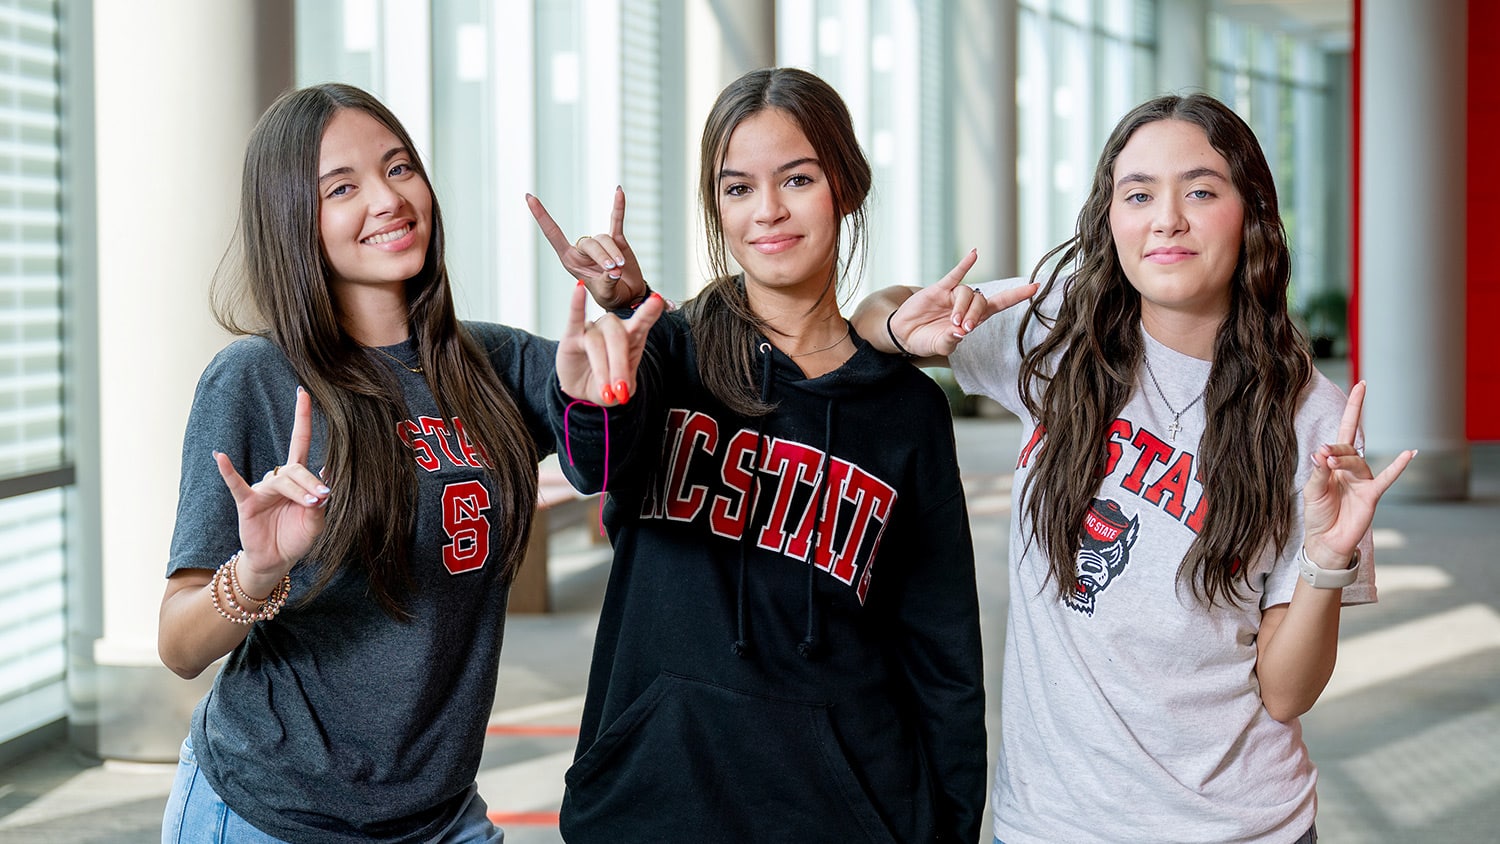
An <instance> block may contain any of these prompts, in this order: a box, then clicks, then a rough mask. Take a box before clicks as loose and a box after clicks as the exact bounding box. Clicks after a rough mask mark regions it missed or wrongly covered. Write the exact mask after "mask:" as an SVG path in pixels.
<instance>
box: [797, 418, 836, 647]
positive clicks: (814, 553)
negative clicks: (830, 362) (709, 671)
mask: <svg viewBox="0 0 1500 844" xmlns="http://www.w3.org/2000/svg"><path fill="white" fill-rule="evenodd" d="M832 456H833V399H829V400H828V406H827V408H826V409H825V410H824V413H823V457H822V459H821V460H820V461H819V462H820V463H821V465H820V466H819V467H818V477H819V478H821V480H822V482H821V483H820V484H819V488H818V509H817V510H816V511H814V513H813V533H812V545H811V546H809V547H808V551H807V635H806V636H804V637H802V641H801V642H798V643H797V653H798V654H801V655H802V658H803V659H817V658H818V654H819V645H820V644H821V643H820V642H819V640H818V628H819V624H818V622H819V618H818V602H817V601H815V600H813V590H814V587H815V585H816V584H815V582H814V579H813V572H814V571H815V570H816V569H817V567H818V546H819V545H820V544H821V541H822V538H823V514H824V513H825V512H826V511H827V507H828V464H829V460H830V459H832Z"/></svg>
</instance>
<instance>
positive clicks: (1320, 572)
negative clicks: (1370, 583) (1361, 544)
mask: <svg viewBox="0 0 1500 844" xmlns="http://www.w3.org/2000/svg"><path fill="white" fill-rule="evenodd" d="M1297 565H1298V567H1300V568H1301V569H1302V579H1303V580H1305V581H1307V582H1308V584H1309V585H1310V586H1312V588H1314V589H1343V588H1344V587H1345V586H1348V585H1349V584H1351V583H1353V582H1354V578H1355V576H1356V575H1357V574H1358V571H1357V569H1358V568H1359V549H1358V548H1355V549H1354V556H1353V557H1350V558H1349V565H1348V567H1347V568H1341V569H1325V568H1322V567H1320V566H1319V565H1318V564H1317V563H1315V562H1313V561H1312V560H1311V559H1310V558H1309V557H1308V556H1307V546H1306V545H1304V546H1302V550H1301V551H1299V552H1298V553H1297Z"/></svg>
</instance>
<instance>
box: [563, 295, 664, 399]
mask: <svg viewBox="0 0 1500 844" xmlns="http://www.w3.org/2000/svg"><path fill="white" fill-rule="evenodd" d="M583 288H584V283H583V282H579V283H578V285H577V286H576V287H574V289H573V299H572V301H571V303H570V304H569V308H568V324H567V327H566V328H565V329H564V330H563V335H562V339H561V341H559V342H558V344H557V381H558V383H559V384H560V385H562V389H563V392H564V393H567V394H568V395H569V396H571V397H573V398H575V399H585V400H587V401H591V402H593V403H594V404H601V405H615V404H624V403H626V402H628V401H630V397H631V396H632V395H634V394H635V385H636V380H635V375H636V370H637V369H638V368H639V367H640V363H641V354H642V352H643V351H644V349H645V348H646V335H647V334H648V333H650V331H651V326H652V325H654V324H655V323H656V320H657V318H658V317H660V316H661V315H662V312H663V311H665V310H666V303H665V302H663V301H662V298H661V296H660V295H658V294H655V293H653V294H651V296H650V297H649V298H647V299H646V301H645V302H643V303H641V306H640V307H638V308H636V310H635V314H634V315H633V316H631V318H630V319H628V320H627V319H620V318H619V317H617V316H615V315H614V314H605V315H604V316H601V317H599V318H598V319H596V320H594V321H593V322H588V321H587V320H586V319H585V318H584V305H585V302H584V290H583Z"/></svg>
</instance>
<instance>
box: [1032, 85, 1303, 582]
mask: <svg viewBox="0 0 1500 844" xmlns="http://www.w3.org/2000/svg"><path fill="white" fill-rule="evenodd" d="M1158 120H1181V121H1185V122H1188V123H1191V124H1193V125H1194V126H1197V127H1199V128H1200V129H1202V130H1203V132H1204V134H1205V135H1207V136H1208V142H1209V144H1210V145H1212V146H1213V148H1214V149H1215V150H1217V151H1218V152H1219V154H1220V155H1222V156H1224V158H1225V160H1226V161H1228V163H1229V173H1230V179H1231V181H1233V183H1234V186H1235V188H1236V189H1237V190H1238V191H1239V194H1240V197H1241V199H1242V201H1243V203H1244V225H1243V238H1242V242H1241V248H1240V256H1239V261H1238V262H1237V263H1236V265H1235V268H1234V275H1233V278H1232V281H1231V285H1230V299H1229V313H1228V315H1227V316H1226V318H1225V319H1224V322H1223V324H1222V325H1221V326H1220V327H1219V331H1218V335H1217V336H1216V338H1215V340H1214V357H1213V366H1212V369H1211V370H1210V373H1209V377H1208V387H1207V392H1206V394H1205V396H1204V408H1205V412H1206V414H1207V418H1208V422H1207V427H1206V428H1205V430H1204V433H1203V439H1202V441H1201V443H1200V445H1199V454H1198V460H1199V468H1198V473H1199V476H1200V477H1201V478H1202V479H1203V485H1204V495H1205V496H1207V497H1208V504H1209V507H1208V511H1207V514H1206V517H1205V519H1204V522H1203V527H1202V530H1201V531H1200V532H1199V534H1198V535H1197V537H1196V538H1194V540H1193V544H1192V546H1191V547H1190V548H1189V549H1188V553H1187V556H1186V557H1185V558H1184V559H1183V561H1182V564H1181V566H1180V567H1179V569H1178V577H1179V578H1181V577H1187V578H1189V579H1190V580H1191V583H1192V587H1193V592H1194V594H1195V595H1197V596H1198V597H1199V598H1200V600H1202V601H1204V602H1205V603H1206V604H1207V605H1208V606H1213V605H1214V604H1215V602H1216V601H1217V600H1220V599H1222V600H1225V601H1226V602H1236V601H1239V600H1242V599H1243V593H1242V591H1241V587H1242V586H1244V585H1245V579H1246V577H1247V576H1248V568H1249V566H1248V565H1246V563H1248V562H1249V561H1252V560H1254V559H1255V556H1256V555H1257V554H1259V553H1261V552H1262V551H1263V550H1265V549H1266V547H1267V546H1268V545H1270V546H1271V547H1273V548H1274V549H1276V551H1277V552H1278V553H1280V552H1281V551H1282V550H1283V549H1284V548H1285V546H1286V543H1287V541H1288V538H1289V537H1290V535H1291V530H1292V524H1293V522H1294V520H1295V515H1296V514H1295V512H1294V507H1295V504H1296V496H1297V492H1296V490H1295V489H1294V488H1293V484H1294V481H1293V479H1294V478H1295V476H1296V464H1297V461H1298V459H1299V457H1298V448H1297V432H1296V427H1295V420H1296V412H1297V408H1298V406H1299V404H1300V402H1301V397H1302V393H1303V391H1304V389H1305V388H1306V386H1307V384H1308V382H1309V380H1310V379H1311V375H1312V362H1311V359H1310V357H1309V355H1308V352H1307V349H1306V342H1305V340H1304V339H1303V337H1302V335H1301V333H1300V332H1299V331H1298V329H1297V327H1296V325H1295V324H1294V323H1293V322H1292V319H1291V317H1290V315H1289V314H1288V311H1287V286H1288V284H1289V283H1290V280H1291V253H1290V251H1289V250H1288V248H1287V242H1286V230H1285V229H1284V227H1283V226H1282V222H1281V213H1280V211H1279V210H1278V205H1277V199H1276V185H1275V183H1274V181H1273V180H1272V178H1271V169H1270V167H1269V165H1268V164H1267V163H1266V157H1265V154H1264V153H1263V152H1262V151H1261V147H1260V144H1259V143H1258V142H1257V141H1256V139H1255V134H1254V132H1253V131H1251V129H1250V127H1249V126H1248V125H1247V124H1246V123H1245V121H1244V120H1242V119H1240V117H1239V115H1237V114H1235V113H1234V111H1232V110H1231V109H1230V108H1229V107H1228V106H1226V105H1224V104H1223V103H1221V102H1219V101H1218V100H1216V99H1214V98H1212V97H1209V96H1207V95H1203V94H1193V95H1190V96H1186V97H1179V96H1165V97H1160V98H1157V99H1154V100H1151V101H1149V102H1146V103H1144V104H1142V105H1140V106H1138V107H1136V108H1135V109H1134V110H1132V111H1131V112H1130V113H1129V114H1127V115H1125V116H1124V117H1123V118H1122V119H1121V120H1120V122H1119V124H1118V125H1116V126H1115V128H1114V131H1113V132H1112V133H1111V134H1110V136H1109V140H1108V141H1107V142H1106V143H1105V145H1104V150H1103V152H1102V153H1101V155H1100V156H1099V164H1098V166H1097V167H1096V168H1095V170H1094V182H1093V186H1092V188H1091V190H1090V192H1089V196H1088V200H1087V201H1086V202H1085V203H1084V206H1083V209H1082V210H1081V211H1080V212H1079V214H1078V224H1077V228H1076V230H1075V233H1074V235H1073V237H1072V238H1071V239H1069V240H1068V241H1066V242H1064V243H1063V244H1061V245H1059V246H1057V247H1056V248H1054V249H1053V250H1052V251H1051V252H1049V253H1048V254H1047V255H1046V256H1045V257H1043V258H1042V260H1041V261H1040V262H1039V263H1038V264H1037V267H1036V269H1035V270H1034V271H1033V272H1032V279H1033V280H1036V279H1038V278H1040V277H1041V275H1042V273H1043V272H1044V267H1046V266H1047V265H1048V264H1052V266H1053V269H1052V271H1051V274H1050V276H1049V277H1048V279H1047V282H1046V286H1045V287H1044V288H1043V290H1042V291H1041V292H1040V293H1039V294H1038V295H1037V296H1036V297H1035V298H1034V300H1033V301H1034V303H1038V304H1039V303H1042V302H1046V301H1049V297H1051V296H1052V295H1053V294H1054V293H1055V292H1057V291H1058V290H1059V289H1060V291H1061V293H1062V295H1061V297H1060V301H1061V306H1060V308H1059V310H1058V313H1057V314H1056V316H1055V318H1054V317H1049V316H1046V315H1044V314H1042V313H1041V312H1039V311H1038V310H1037V307H1038V304H1033V305H1032V306H1031V307H1030V309H1029V310H1028V311H1027V313H1026V314H1025V316H1024V318H1023V320H1022V329H1021V336H1023V337H1024V336H1025V335H1026V333H1027V329H1028V328H1030V327H1031V325H1032V323H1033V322H1035V323H1037V324H1038V325H1040V326H1042V327H1043V328H1045V329H1046V331H1047V334H1046V337H1045V339H1044V340H1042V342H1041V343H1039V344H1037V345H1036V346H1035V347H1034V348H1032V349H1031V350H1029V351H1024V352H1023V360H1022V364H1021V370H1020V388H1021V397H1022V401H1024V402H1025V404H1026V408H1027V410H1028V411H1029V412H1030V413H1031V414H1032V416H1033V417H1035V418H1036V419H1037V420H1038V424H1039V425H1040V426H1041V427H1042V428H1043V429H1044V430H1045V434H1046V436H1045V440H1044V442H1043V445H1042V446H1041V448H1040V449H1039V450H1038V452H1037V457H1036V459H1035V461H1034V462H1033V464H1032V467H1031V471H1030V473H1029V474H1028V475H1027V478H1026V485H1025V505H1024V506H1025V512H1026V515H1027V519H1028V522H1029V523H1030V524H1031V525H1032V531H1033V533H1032V536H1031V537H1028V541H1031V540H1035V541H1038V542H1040V543H1041V546H1042V547H1043V548H1044V549H1045V550H1046V553H1047V557H1048V560H1049V565H1050V577H1051V578H1052V579H1054V580H1055V581H1056V583H1057V587H1058V589H1059V591H1060V593H1061V594H1068V593H1069V592H1071V591H1073V590H1074V589H1076V588H1077V584H1078V575H1077V570H1076V562H1075V560H1076V557H1077V555H1078V550H1079V547H1080V540H1079V529H1080V525H1082V524H1083V520H1084V515H1085V513H1086V512H1087V510H1088V508H1089V504H1090V502H1091V501H1092V500H1093V497H1094V495H1095V494H1096V493H1097V491H1098V488H1099V479H1100V478H1101V476H1102V475H1103V471H1104V466H1105V461H1106V452H1105V449H1104V448H1103V443H1104V442H1105V441H1106V431H1107V428H1108V426H1109V424H1110V423H1111V422H1112V421H1113V420H1114V419H1115V417H1116V416H1117V415H1118V414H1119V412H1120V410H1121V408H1123V407H1124V406H1125V402H1126V401H1127V400H1128V399H1129V397H1130V394H1131V391H1132V390H1134V389H1136V385H1137V384H1138V383H1139V380H1140V374H1139V373H1140V368H1141V366H1142V359H1143V356H1144V353H1145V351H1144V347H1143V344H1142V341H1141V336H1140V331H1141V328H1140V322H1141V297H1140V294H1139V293H1138V292H1137V291H1136V290H1135V288H1134V287H1132V286H1131V284H1130V282H1129V280H1128V279H1127V278H1126V277H1125V273H1124V270H1123V269H1122V268H1121V266H1120V261H1119V257H1118V254H1117V253H1116V250H1115V243H1114V236H1113V234H1112V232H1111V231H1110V227H1109V208H1110V203H1111V201H1112V198H1113V193H1114V185H1113V181H1114V179H1113V176H1114V167H1115V161H1116V159H1118V158H1119V156H1120V152H1121V150H1123V149H1124V148H1125V145H1126V143H1128V142H1129V141H1130V138H1131V136H1132V135H1134V134H1135V131H1136V130H1137V129H1139V128H1140V127H1142V126H1144V125H1146V124H1148V123H1153V122H1156V121H1158Z"/></svg>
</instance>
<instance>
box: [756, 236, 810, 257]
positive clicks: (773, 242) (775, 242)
mask: <svg viewBox="0 0 1500 844" xmlns="http://www.w3.org/2000/svg"><path fill="white" fill-rule="evenodd" d="M801 242H802V237H801V235H791V234H775V235H767V236H765V237H758V238H756V239H755V240H752V241H750V247H751V248H752V249H754V250H755V251H757V252H759V253H761V254H762V255H775V254H776V253H778V252H785V251H786V250H788V249H791V248H792V247H793V246H796V245H797V244H798V243H801Z"/></svg>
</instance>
